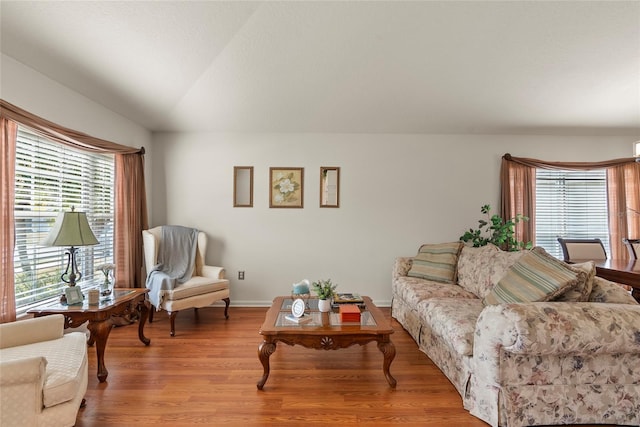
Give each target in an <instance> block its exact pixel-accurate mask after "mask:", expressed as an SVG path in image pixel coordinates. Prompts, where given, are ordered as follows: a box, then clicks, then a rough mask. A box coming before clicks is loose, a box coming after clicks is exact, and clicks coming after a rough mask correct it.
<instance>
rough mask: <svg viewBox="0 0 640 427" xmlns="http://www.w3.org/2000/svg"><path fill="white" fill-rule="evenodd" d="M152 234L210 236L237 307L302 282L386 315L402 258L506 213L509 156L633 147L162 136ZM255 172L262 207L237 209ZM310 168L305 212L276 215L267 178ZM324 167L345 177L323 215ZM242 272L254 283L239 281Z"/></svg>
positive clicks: (608, 153)
mask: <svg viewBox="0 0 640 427" xmlns="http://www.w3.org/2000/svg"><path fill="white" fill-rule="evenodd" d="M153 145H154V162H153V168H152V170H151V175H152V179H153V182H154V187H153V195H152V196H153V197H152V198H153V216H152V218H151V225H161V224H180V225H185V226H191V227H196V228H199V229H201V230H203V231H205V232H207V233H208V234H209V236H210V239H211V240H210V246H209V250H208V254H207V261H208V263H209V264H212V265H222V266H224V267H225V268H226V269H227V277H228V278H229V279H230V280H231V287H232V290H231V300H232V304H234V305H262V304H267V303H268V302H270V301H271V300H272V298H273V297H274V296H276V295H281V294H287V293H288V292H289V291H290V287H291V284H292V283H293V282H297V281H299V280H301V279H303V278H308V279H310V280H317V279H321V278H331V279H332V280H333V281H334V282H336V283H338V284H339V290H342V291H352V292H360V293H363V294H366V295H370V296H371V297H372V298H373V299H374V301H376V302H378V303H379V304H382V305H385V304H386V305H388V304H389V303H390V299H391V279H390V278H391V267H392V264H393V261H394V258H395V257H396V256H400V255H404V256H412V255H414V254H415V252H416V251H417V249H418V247H419V246H420V244H422V243H427V242H432V243H437V242H445V241H453V240H457V239H458V237H459V236H460V235H461V234H462V233H463V232H464V230H465V229H467V228H468V227H471V226H475V225H476V224H477V220H478V219H479V218H480V216H481V214H480V206H481V205H483V204H485V203H490V204H491V205H492V206H494V207H496V208H497V207H498V206H497V203H498V200H499V181H498V179H499V169H500V159H501V156H502V155H503V154H504V153H507V152H510V153H511V154H513V155H514V156H521V157H535V158H540V159H545V160H559V161H561V160H565V161H596V160H603V159H610V158H617V157H629V156H630V155H631V141H630V140H629V138H628V137H584V136H581V137H566V136H563V137H560V136H557V137H554V136H504V135H503V136H476V135H454V136H452V135H444V136H443V135H379V134H366V135H364V134H348V135H345V134H277V135H276V134H212V133H196V134H156V135H154V142H153ZM234 166H254V168H255V169H254V207H253V208H234V207H233V194H232V193H233V167H234ZM278 166H279V167H304V168H305V171H304V208H303V209H270V208H269V200H268V195H269V184H268V177H269V167H278ZM320 166H339V167H340V168H341V171H340V172H341V173H340V208H338V209H328V208H322V209H321V208H319V185H320V184H319V175H320ZM239 270H244V271H245V272H246V278H245V280H242V281H241V280H238V279H237V275H238V271H239Z"/></svg>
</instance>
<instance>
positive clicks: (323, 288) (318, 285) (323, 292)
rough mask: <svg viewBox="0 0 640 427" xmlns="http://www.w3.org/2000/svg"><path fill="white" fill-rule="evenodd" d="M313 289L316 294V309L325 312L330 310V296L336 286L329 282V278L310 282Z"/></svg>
mask: <svg viewBox="0 0 640 427" xmlns="http://www.w3.org/2000/svg"><path fill="white" fill-rule="evenodd" d="M311 287H312V288H313V291H314V292H315V293H316V295H318V310H320V311H323V312H327V311H330V310H331V297H333V293H334V291H335V290H336V288H337V287H338V285H334V284H333V283H331V279H327V280H318V281H316V282H313V283H312V284H311Z"/></svg>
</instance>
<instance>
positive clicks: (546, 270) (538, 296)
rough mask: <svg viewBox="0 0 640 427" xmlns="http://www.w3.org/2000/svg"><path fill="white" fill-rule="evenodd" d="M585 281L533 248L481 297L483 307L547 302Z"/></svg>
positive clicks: (582, 276) (562, 263)
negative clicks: (482, 298)
mask: <svg viewBox="0 0 640 427" xmlns="http://www.w3.org/2000/svg"><path fill="white" fill-rule="evenodd" d="M585 280H586V273H585V272H584V271H582V270H578V269H574V268H572V267H570V266H569V265H568V264H566V263H564V262H562V261H560V260H558V259H556V258H554V257H552V256H551V255H549V254H548V253H547V252H546V251H545V250H544V249H543V248H541V247H536V248H533V249H532V250H531V251H529V252H528V253H526V254H524V255H523V256H522V257H521V258H520V259H519V260H518V261H517V262H516V263H515V264H513V265H512V266H511V267H510V268H509V270H508V271H507V274H505V276H504V277H503V278H502V279H500V281H499V282H498V284H497V285H496V286H495V287H494V288H493V290H492V291H491V292H489V294H487V296H486V297H485V298H484V300H483V302H484V304H485V305H495V304H505V303H514V302H536V301H549V300H552V299H553V298H554V297H556V296H558V295H560V294H561V293H563V292H566V291H567V290H569V289H572V288H574V287H576V286H577V285H578V284H579V283H580V282H584V281H585Z"/></svg>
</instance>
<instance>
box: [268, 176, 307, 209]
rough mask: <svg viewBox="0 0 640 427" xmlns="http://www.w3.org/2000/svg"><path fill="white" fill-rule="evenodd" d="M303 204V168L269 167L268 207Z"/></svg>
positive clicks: (287, 206)
mask: <svg viewBox="0 0 640 427" xmlns="http://www.w3.org/2000/svg"><path fill="white" fill-rule="evenodd" d="M303 206H304V168H269V207H270V208H302V207H303Z"/></svg>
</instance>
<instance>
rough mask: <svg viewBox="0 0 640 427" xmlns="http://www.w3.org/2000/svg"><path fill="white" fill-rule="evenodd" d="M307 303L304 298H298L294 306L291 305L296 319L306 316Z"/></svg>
mask: <svg viewBox="0 0 640 427" xmlns="http://www.w3.org/2000/svg"><path fill="white" fill-rule="evenodd" d="M304 309H305V303H304V300H303V299H302V298H296V299H295V300H293V304H291V314H293V315H294V316H295V317H302V316H304Z"/></svg>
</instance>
